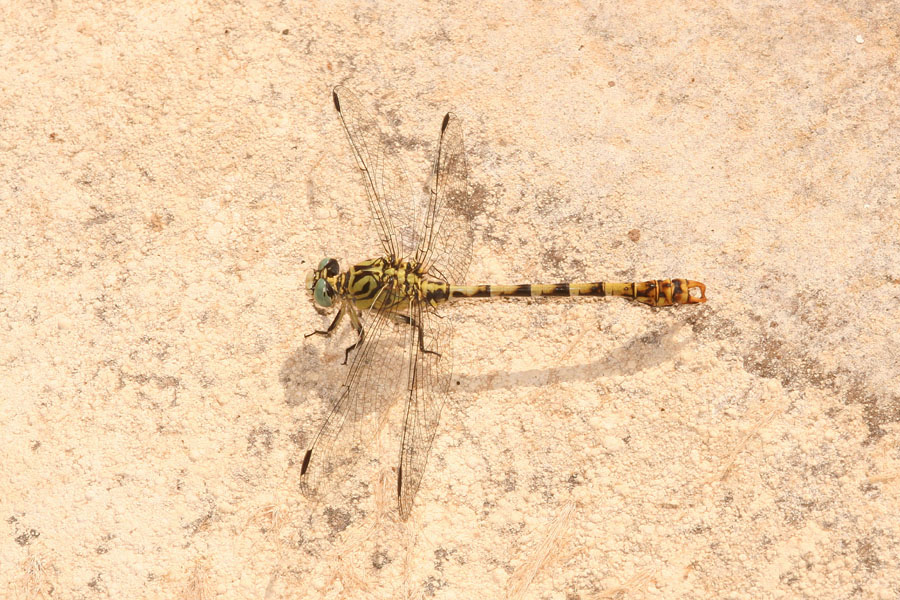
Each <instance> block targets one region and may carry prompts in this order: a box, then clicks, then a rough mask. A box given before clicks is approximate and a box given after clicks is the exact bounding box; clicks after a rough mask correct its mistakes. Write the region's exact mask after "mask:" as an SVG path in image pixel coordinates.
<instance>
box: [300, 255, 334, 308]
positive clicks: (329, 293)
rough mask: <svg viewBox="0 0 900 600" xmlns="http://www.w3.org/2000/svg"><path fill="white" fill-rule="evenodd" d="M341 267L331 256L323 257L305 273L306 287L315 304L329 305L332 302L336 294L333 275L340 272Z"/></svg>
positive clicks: (326, 306)
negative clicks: (316, 265)
mask: <svg viewBox="0 0 900 600" xmlns="http://www.w3.org/2000/svg"><path fill="white" fill-rule="evenodd" d="M340 271H341V269H340V267H339V266H338V262H337V261H336V260H334V259H333V258H323V259H322V260H321V261H319V266H318V267H317V268H316V269H314V270H312V271H310V272H309V273H307V274H306V289H307V290H309V291H310V292H311V293H312V295H313V298H314V299H315V301H316V304H318V305H319V306H324V307H325V308H328V307H330V306H331V305H332V304H334V297H335V295H336V292H335V289H334V285H335V277H337V275H338V273H340Z"/></svg>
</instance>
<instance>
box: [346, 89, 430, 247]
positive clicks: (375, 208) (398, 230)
mask: <svg viewBox="0 0 900 600" xmlns="http://www.w3.org/2000/svg"><path fill="white" fill-rule="evenodd" d="M332 98H333V100H334V107H335V108H336V109H337V111H338V115H339V116H340V118H341V123H342V124H343V126H344V131H346V132H347V138H348V139H349V140H350V147H351V148H352V149H353V156H354V157H355V158H356V164H357V165H358V166H359V169H360V171H361V172H362V174H363V182H364V183H365V187H366V196H367V197H368V199H369V208H370V209H371V212H372V218H373V219H374V221H375V224H376V226H377V227H378V235H379V238H380V239H381V245H382V246H383V247H384V251H385V253H386V254H387V256H391V257H393V258H407V257H409V256H412V253H413V251H414V250H415V248H416V247H417V245H418V240H417V238H416V235H417V230H416V225H417V206H418V203H417V202H415V197H414V196H413V194H412V188H411V187H410V185H409V180H408V178H407V176H406V172H405V170H404V168H403V164H402V162H401V161H400V160H399V159H398V158H396V157H395V156H393V155H392V154H391V153H389V152H388V149H387V142H386V138H385V136H384V134H383V133H382V132H381V129H380V128H379V127H378V123H377V122H376V121H375V119H373V118H372V117H371V116H369V114H368V113H367V112H366V110H365V109H364V108H363V107H362V104H361V103H360V101H359V100H358V99H357V98H356V96H354V95H353V94H352V93H350V92H349V91H348V90H347V89H345V88H343V87H340V86H338V87H336V88H334V91H333V92H332Z"/></svg>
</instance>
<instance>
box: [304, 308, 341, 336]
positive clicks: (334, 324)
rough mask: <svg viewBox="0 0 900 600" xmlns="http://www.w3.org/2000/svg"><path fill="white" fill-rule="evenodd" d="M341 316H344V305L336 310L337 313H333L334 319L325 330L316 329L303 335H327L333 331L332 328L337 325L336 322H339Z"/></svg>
mask: <svg viewBox="0 0 900 600" xmlns="http://www.w3.org/2000/svg"><path fill="white" fill-rule="evenodd" d="M343 318H344V307H343V306H342V307H341V310H339V311H338V314H337V315H335V317H334V321H332V322H331V325H329V326H328V329H325V330H321V329H316V330H315V331H313V332H312V333H307V334H306V335H304V336H303V337H309V336H311V335H324V336H325V337H328V336H330V335H331V334H332V333H334V328H335V327H337V326H338V323H340V322H341V319H343Z"/></svg>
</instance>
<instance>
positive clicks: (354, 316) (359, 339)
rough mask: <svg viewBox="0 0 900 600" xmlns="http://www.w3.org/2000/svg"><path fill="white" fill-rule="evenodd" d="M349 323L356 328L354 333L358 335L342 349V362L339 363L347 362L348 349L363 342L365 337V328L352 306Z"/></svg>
mask: <svg viewBox="0 0 900 600" xmlns="http://www.w3.org/2000/svg"><path fill="white" fill-rule="evenodd" d="M350 323H351V324H352V325H353V329H355V330H356V333H357V334H358V335H359V337H357V338H356V342H354V343H353V344H351V345H349V346H347V347H346V348H345V349H344V362H343V363H341V364H345V365H346V364H347V359H348V358H350V351H351V350H353V349H354V348H356V347H357V346H359V345H360V344H362V343H363V340H365V339H366V330H365V329H363V326H362V322H360V320H359V314H358V313H357V312H356V310H354V309H353V308H350Z"/></svg>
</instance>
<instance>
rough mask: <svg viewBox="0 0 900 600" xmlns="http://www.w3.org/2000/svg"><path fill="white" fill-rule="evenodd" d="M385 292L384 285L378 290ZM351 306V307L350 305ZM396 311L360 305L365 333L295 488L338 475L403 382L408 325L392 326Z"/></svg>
mask: <svg viewBox="0 0 900 600" xmlns="http://www.w3.org/2000/svg"><path fill="white" fill-rule="evenodd" d="M382 293H386V291H382ZM349 309H350V310H356V309H354V308H352V307H349ZM397 314H399V313H397V312H393V313H392V312H391V311H389V310H386V309H383V310H379V311H374V310H372V311H365V312H363V313H362V316H363V317H364V318H366V321H367V322H365V323H364V324H363V325H364V331H365V337H364V340H363V343H362V344H361V345H360V346H359V347H358V348H356V349H355V350H354V351H353V354H352V356H353V358H352V360H351V361H350V370H349V372H348V373H347V378H346V380H345V381H344V384H343V385H342V386H341V388H340V390H339V392H338V395H337V398H336V399H335V400H334V401H333V402H332V404H331V407H330V408H329V411H328V415H327V416H326V418H325V422H324V424H323V425H322V427H321V429H319V432H318V433H317V434H316V437H315V439H314V440H313V443H312V444H311V445H310V447H309V449H308V450H307V451H306V454H305V455H304V458H303V466H302V467H301V472H300V490H301V491H302V492H303V494H304V495H306V496H310V497H311V496H315V495H317V493H318V492H320V491H321V490H322V489H324V487H325V486H326V483H328V484H333V483H334V480H335V479H337V478H338V477H340V476H341V471H342V469H344V468H346V467H348V466H350V465H351V464H352V463H353V462H355V460H356V456H357V455H358V453H359V451H360V450H361V448H360V446H365V445H366V442H368V441H370V440H371V438H372V437H374V436H375V435H376V434H377V432H378V431H380V429H381V426H382V425H383V424H384V420H385V418H386V416H387V414H388V409H389V408H390V406H391V405H392V404H393V402H394V401H395V400H396V399H397V398H398V397H400V395H401V394H400V388H401V386H402V385H403V384H404V383H406V381H407V380H408V377H406V369H407V366H408V364H409V360H408V358H407V356H406V355H407V348H408V344H407V343H406V342H407V338H408V334H407V330H408V329H410V328H409V327H399V328H397V327H394V325H393V322H394V321H395V320H396V318H397V317H396V315H397Z"/></svg>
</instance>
